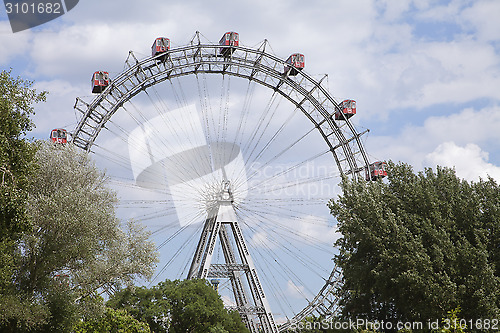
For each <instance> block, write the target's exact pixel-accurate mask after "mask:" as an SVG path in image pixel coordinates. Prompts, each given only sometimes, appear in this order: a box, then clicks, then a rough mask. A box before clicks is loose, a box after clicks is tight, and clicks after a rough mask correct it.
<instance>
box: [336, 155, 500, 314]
mask: <svg viewBox="0 0 500 333" xmlns="http://www.w3.org/2000/svg"><path fill="white" fill-rule="evenodd" d="M388 173H389V176H388V179H387V182H370V183H368V184H367V183H365V182H358V181H349V180H347V179H345V180H344V181H343V183H342V189H343V194H342V195H341V196H339V198H338V199H337V200H331V201H330V203H329V207H330V209H331V212H332V214H333V215H334V216H335V217H336V218H337V220H338V225H339V231H340V232H341V233H342V237H341V238H340V239H339V240H338V241H337V243H336V245H337V246H338V248H339V251H340V253H339V255H338V256H337V257H336V262H337V264H338V265H340V267H341V268H342V270H343V274H344V286H343V290H342V304H343V306H344V315H345V316H346V317H350V318H353V317H356V318H366V319H370V320H379V321H381V320H385V321H388V320H390V321H396V320H401V321H425V320H435V319H437V318H443V317H445V316H446V313H447V311H449V310H450V309H454V308H457V307H458V306H460V307H461V309H462V316H463V317H464V318H466V319H476V318H497V317H498V316H499V314H500V312H499V306H500V299H499V291H500V288H499V287H500V284H499V281H500V280H499V277H500V275H499V273H500V261H499V259H500V247H499V246H498V244H500V238H499V237H500V187H499V186H498V184H497V183H496V182H495V181H494V180H493V179H488V180H481V181H479V182H477V183H469V182H467V181H465V180H461V179H459V178H458V177H457V176H456V174H455V172H454V170H452V169H448V168H440V167H438V168H437V171H436V172H433V171H432V170H431V169H426V170H425V171H424V172H419V173H418V174H415V173H414V172H413V170H412V168H411V167H410V166H409V165H406V164H404V163H400V164H397V165H396V164H394V163H389V168H388Z"/></svg>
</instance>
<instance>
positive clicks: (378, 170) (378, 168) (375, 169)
mask: <svg viewBox="0 0 500 333" xmlns="http://www.w3.org/2000/svg"><path fill="white" fill-rule="evenodd" d="M386 176H387V171H385V162H381V161H377V162H374V163H372V164H370V170H369V171H368V170H367V172H366V180H377V179H379V178H384V177H386Z"/></svg>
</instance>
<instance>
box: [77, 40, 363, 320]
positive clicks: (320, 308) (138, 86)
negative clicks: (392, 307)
mask: <svg viewBox="0 0 500 333" xmlns="http://www.w3.org/2000/svg"><path fill="white" fill-rule="evenodd" d="M266 43H267V41H264V43H263V44H262V45H261V46H260V47H258V48H255V49H254V48H248V47H244V46H231V47H232V48H233V49H234V53H231V55H230V56H228V57H222V56H218V55H217V52H218V49H220V48H221V47H225V46H221V45H218V44H201V43H200V42H199V43H191V45H186V46H181V47H178V48H173V49H170V50H169V51H168V57H169V58H168V59H167V60H166V61H159V58H161V56H160V55H158V56H150V57H147V58H145V59H142V60H138V59H137V58H135V55H134V53H133V52H132V51H130V52H129V58H128V60H127V65H128V68H127V69H125V70H123V71H122V72H121V73H120V74H119V75H118V76H116V77H115V78H114V79H113V80H112V81H111V83H110V85H109V86H108V87H107V88H106V89H105V90H104V91H103V92H101V93H100V94H99V95H97V96H96V97H95V98H94V99H93V100H92V101H91V102H90V103H86V102H84V101H83V100H82V99H80V98H77V100H76V103H75V106H74V108H75V109H77V110H79V111H80V112H81V113H82V114H83V116H82V118H81V120H80V121H79V123H78V125H77V127H76V128H75V130H74V132H73V133H72V137H73V140H72V142H73V144H75V145H76V146H78V147H80V148H82V149H84V150H86V151H88V152H89V151H91V148H92V146H93V145H94V141H95V140H96V139H97V137H98V135H99V133H100V131H101V130H102V129H103V128H105V125H106V123H107V121H109V120H110V119H111V117H112V116H113V115H114V114H115V112H116V111H117V110H118V109H119V108H120V107H121V106H122V105H123V103H125V102H127V101H129V100H130V99H132V98H133V97H134V96H135V95H137V94H139V93H140V92H141V91H146V89H147V88H149V87H152V86H154V85H156V84H158V83H161V82H163V81H165V80H171V79H173V78H177V77H182V76H188V75H198V74H202V73H207V74H217V75H230V76H236V77H240V78H243V79H246V80H249V81H253V82H256V83H258V84H260V85H262V86H264V87H266V88H269V89H274V91H276V92H278V93H280V94H281V95H282V96H283V97H284V98H285V99H287V100H288V101H289V102H290V103H292V104H293V105H295V106H296V107H297V108H298V109H300V110H301V112H302V113H303V114H304V115H305V116H306V117H307V118H308V119H309V121H311V122H312V123H313V125H314V126H315V128H316V129H317V130H318V131H319V132H320V134H321V136H322V138H323V140H324V141H325V142H326V143H327V145H328V147H329V148H330V151H331V153H332V154H333V156H334V159H335V161H336V164H337V167H338V169H339V172H340V173H341V174H343V175H346V176H350V177H357V178H361V179H362V178H364V172H366V170H369V165H370V162H369V160H368V157H367V153H366V151H365V149H364V147H363V144H362V142H361V140H360V137H361V135H362V134H363V133H361V134H360V133H358V132H357V130H356V129H355V127H354V125H353V124H352V123H351V122H350V120H349V119H347V118H346V119H344V120H342V122H343V123H342V124H339V123H337V122H336V121H335V119H334V114H335V111H336V109H338V108H339V105H338V103H337V102H336V101H335V99H334V98H333V97H332V96H331V95H330V94H329V93H328V91H327V89H325V87H323V86H322V84H321V83H322V80H323V79H322V80H320V81H317V80H315V79H314V78H312V77H311V76H310V75H308V74H307V73H306V72H305V71H299V72H298V76H299V78H300V80H297V79H292V78H290V77H289V76H287V75H285V74H283V72H282V71H280V70H278V68H277V66H278V65H279V66H280V67H279V69H281V68H283V67H284V66H286V62H285V60H283V59H281V58H279V57H277V56H275V55H273V54H271V53H268V52H266V50H265V48H266ZM235 54H236V56H233V55H235ZM239 54H241V55H240V56H238V55H239ZM250 55H251V56H252V57H250ZM243 56H244V58H243ZM221 58H222V59H221ZM242 59H243V61H242ZM264 60H265V61H268V62H269V63H272V64H273V66H274V67H272V66H269V65H265V63H263V61H264ZM169 61H170V62H169ZM167 62H169V64H170V66H169V67H167V65H166V63H167ZM161 66H163V70H161ZM211 66H212V67H211ZM184 69H189V70H184ZM235 69H236V70H235ZM165 74H166V75H165ZM262 75H264V77H263V78H262V77H261V76H262ZM268 78H274V79H275V80H277V82H278V84H275V85H273V84H271V83H276V81H272V80H270V81H269V82H267V81H266V80H268ZM323 78H324V77H323ZM126 82H127V83H128V84H129V85H128V86H127V84H126ZM303 84H304V85H303ZM282 86H288V90H284V89H281V88H282ZM306 88H309V89H306ZM290 91H293V92H294V94H297V95H298V96H299V97H300V98H299V99H298V100H297V98H293V97H291V96H290V94H288V93H287V92H290ZM313 93H317V94H318V96H323V100H321V101H320V100H318V99H317V98H315V96H314V95H313ZM307 103H309V104H310V106H312V107H313V108H314V109H315V110H316V112H317V113H316V114H315V116H313V115H312V114H311V113H309V112H308V111H307V110H306V109H305V107H304V105H305V104H307ZM324 104H327V106H324ZM329 108H333V111H332V112H329ZM103 110H104V112H103ZM318 115H319V116H321V117H323V118H320V117H318ZM343 130H344V131H343ZM345 133H350V136H349V137H346V135H345ZM332 136H335V138H336V139H337V142H336V141H333V140H331V139H329V138H331V137H332ZM353 147H354V149H357V150H356V151H352V148H353ZM337 152H339V153H337ZM356 154H359V155H361V158H360V160H361V162H359V161H357V160H356V158H355V155H356ZM341 160H343V162H341ZM340 276H341V273H340V272H339V270H338V268H337V267H336V266H334V268H333V270H332V273H331V274H330V276H329V277H328V278H325V284H324V286H323V287H322V288H321V289H320V290H319V292H318V294H317V295H316V297H314V299H313V301H311V302H309V304H308V306H306V307H305V308H304V309H303V310H302V311H300V312H299V313H298V314H297V315H296V316H295V317H294V318H292V319H291V320H290V321H289V322H288V324H287V323H285V324H284V325H282V327H283V328H281V329H286V327H288V326H289V324H290V322H294V321H295V322H296V321H300V320H301V319H303V318H304V317H306V316H308V315H311V314H312V313H318V314H320V315H331V314H332V312H334V311H337V309H338V303H337V301H336V299H333V300H332V299H330V298H329V297H331V296H332V295H333V290H334V289H335V287H336V286H337V285H338V284H340V283H341V278H340ZM326 303H328V304H326ZM325 304H326V305H325Z"/></svg>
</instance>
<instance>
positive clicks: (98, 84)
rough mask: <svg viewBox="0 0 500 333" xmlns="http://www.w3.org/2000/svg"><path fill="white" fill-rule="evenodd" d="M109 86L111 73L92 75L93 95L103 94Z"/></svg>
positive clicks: (95, 73)
mask: <svg viewBox="0 0 500 333" xmlns="http://www.w3.org/2000/svg"><path fill="white" fill-rule="evenodd" d="M108 85H109V73H108V72H104V71H97V72H94V74H93V75H92V93H94V94H95V93H101V92H103V91H104V89H106V87H107V86H108Z"/></svg>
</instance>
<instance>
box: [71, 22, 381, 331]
mask: <svg viewBox="0 0 500 333" xmlns="http://www.w3.org/2000/svg"><path fill="white" fill-rule="evenodd" d="M268 48H269V44H268V42H267V41H264V42H262V43H261V44H260V45H259V46H258V47H246V46H244V45H242V44H241V43H240V40H239V35H238V34H237V33H236V32H227V33H225V34H223V36H222V38H221V39H220V41H219V43H212V42H209V41H205V40H204V38H203V37H202V36H201V34H200V33H198V32H197V33H196V34H195V36H194V37H193V39H192V40H191V42H190V43H188V45H184V46H179V47H172V45H171V41H170V40H169V39H168V38H164V37H161V38H157V39H156V40H155V41H154V43H153V45H152V47H151V55H147V56H144V57H142V58H141V57H138V56H137V55H136V54H135V53H133V52H132V51H130V53H129V56H128V58H127V60H126V62H125V66H124V69H123V70H122V71H121V72H120V73H118V74H117V75H115V76H114V77H112V75H110V74H109V73H108V72H105V71H98V72H95V73H94V75H93V76H92V92H93V93H95V94H96V95H94V96H93V97H91V98H88V101H85V98H77V100H76V104H75V109H76V110H78V111H80V112H81V119H80V121H79V123H78V125H77V127H76V128H75V129H74V131H73V133H72V137H73V140H72V142H73V144H75V145H76V146H78V147H80V148H82V149H84V150H86V151H88V152H92V153H94V154H95V156H96V160H97V161H98V163H99V164H100V165H101V166H103V167H105V168H106V169H107V170H108V173H109V174H110V176H111V178H112V183H113V185H114V186H116V188H117V190H118V193H119V195H120V207H119V214H120V215H121V216H123V217H125V218H134V219H136V220H139V221H141V222H142V223H143V224H145V225H146V226H148V227H149V228H150V230H151V231H152V237H153V239H154V240H155V241H156V243H157V245H158V249H159V250H160V253H161V261H160V264H159V270H158V272H157V274H156V276H155V281H156V282H159V281H161V280H164V279H165V278H169V279H176V278H205V279H208V280H209V281H210V282H211V283H212V285H213V286H214V288H215V289H217V290H218V292H219V294H220V295H221V297H222V298H223V300H224V302H225V305H226V306H227V307H228V308H232V309H235V310H237V311H239V312H240V314H241V315H242V319H243V320H244V322H245V324H246V325H247V327H248V328H249V329H250V331H252V332H257V331H259V330H263V331H266V332H277V331H284V330H286V329H287V328H289V327H290V326H291V325H293V323H296V322H298V321H300V320H302V319H303V318H305V317H306V316H309V315H317V316H323V317H328V316H331V315H333V314H336V313H337V311H338V310H339V304H338V300H337V296H336V294H335V291H336V290H337V289H338V287H339V285H340V283H341V272H340V271H339V269H338V268H337V267H335V265H334V264H333V263H332V260H331V259H332V257H333V256H334V254H335V250H334V247H333V242H334V240H335V238H336V237H337V235H336V230H335V224H336V223H335V221H334V220H333V219H332V217H331V216H330V215H329V211H328V208H327V206H326V204H327V202H328V200H329V199H331V198H334V197H335V196H336V195H337V194H338V191H339V187H338V183H339V181H340V179H341V177H342V176H346V177H350V178H361V179H366V180H372V179H376V178H379V177H382V176H384V174H385V171H384V163H382V162H375V163H370V161H369V158H368V155H367V153H366V152H365V149H364V147H363V142H362V135H363V134H365V133H366V132H367V130H365V131H363V132H358V131H357V129H356V128H355V126H354V124H353V123H352V121H351V119H352V118H351V117H352V116H353V115H355V113H356V105H355V101H353V100H344V101H342V102H337V101H336V100H335V99H334V98H333V97H332V96H331V95H330V94H329V93H328V91H327V88H326V87H325V86H324V81H325V78H326V75H325V76H323V77H322V78H320V79H319V80H318V79H315V78H314V77H313V76H311V75H308V74H307V73H306V71H305V70H304V67H305V57H304V55H303V54H300V53H294V54H292V55H291V56H290V57H288V58H287V59H286V60H285V59H282V58H280V57H277V56H275V55H273V54H271V53H270V52H269V51H268Z"/></svg>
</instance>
